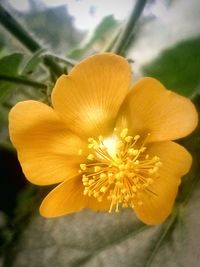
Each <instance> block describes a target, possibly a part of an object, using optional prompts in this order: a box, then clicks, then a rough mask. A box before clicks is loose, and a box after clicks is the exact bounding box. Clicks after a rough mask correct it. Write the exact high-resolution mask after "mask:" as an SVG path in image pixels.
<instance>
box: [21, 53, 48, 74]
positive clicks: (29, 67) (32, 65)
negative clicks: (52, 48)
mask: <svg viewBox="0 0 200 267" xmlns="http://www.w3.org/2000/svg"><path fill="white" fill-rule="evenodd" d="M43 52H44V49H41V50H38V51H37V52H36V53H34V54H33V56H32V57H31V58H30V59H29V60H28V62H27V63H26V65H25V67H24V69H23V71H22V75H25V76H26V75H30V74H32V73H33V72H34V71H35V69H36V68H37V67H38V65H39V64H40V63H41V54H42V53H43Z"/></svg>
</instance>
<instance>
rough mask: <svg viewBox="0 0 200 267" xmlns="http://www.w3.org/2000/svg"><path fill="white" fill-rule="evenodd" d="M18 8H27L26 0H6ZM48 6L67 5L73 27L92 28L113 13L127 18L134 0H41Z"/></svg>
mask: <svg viewBox="0 0 200 267" xmlns="http://www.w3.org/2000/svg"><path fill="white" fill-rule="evenodd" d="M7 1H8V2H9V3H10V4H11V5H12V6H13V7H14V8H16V9H18V10H21V11H23V10H27V9H28V8H29V3H28V0H7ZM43 2H44V3H45V4H46V5H48V6H52V7H55V6H59V5H67V7H68V11H69V13H70V15H72V16H73V17H74V18H75V21H74V22H75V27H77V28H78V29H81V30H93V29H94V28H95V27H96V26H97V24H99V22H100V21H101V20H102V18H103V17H105V16H106V15H109V14H114V16H115V18H116V19H118V20H123V19H125V18H127V16H128V14H129V13H130V7H132V6H133V4H134V3H135V0H123V1H122V0H115V1H113V0H43Z"/></svg>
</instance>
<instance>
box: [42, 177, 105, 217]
mask: <svg viewBox="0 0 200 267" xmlns="http://www.w3.org/2000/svg"><path fill="white" fill-rule="evenodd" d="M83 191H84V186H83V184H82V181H81V176H75V177H72V178H71V179H69V180H66V181H64V182H63V183H62V184H60V185H58V186H57V187H56V188H55V189H54V190H52V191H51V192H50V193H49V194H48V195H47V196H46V198H45V199H44V200H43V202H42V204H41V206H40V213H41V215H42V216H44V217H49V218H50V217H58V216H62V215H65V214H68V213H73V212H77V211H79V210H81V209H83V208H91V209H93V210H95V211H98V210H106V209H108V205H107V202H106V201H105V202H97V201H96V199H95V198H93V197H88V196H84V195H83Z"/></svg>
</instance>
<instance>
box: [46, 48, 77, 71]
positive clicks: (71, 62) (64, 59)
mask: <svg viewBox="0 0 200 267" xmlns="http://www.w3.org/2000/svg"><path fill="white" fill-rule="evenodd" d="M42 56H43V57H44V58H46V59H47V58H53V59H55V60H58V61H61V62H63V63H65V64H67V65H69V66H71V67H73V66H74V65H76V64H77V63H78V62H77V61H76V60H73V59H70V58H67V57H61V56H58V55H54V54H51V53H48V52H47V53H46V52H45V53H44V54H43V55H42Z"/></svg>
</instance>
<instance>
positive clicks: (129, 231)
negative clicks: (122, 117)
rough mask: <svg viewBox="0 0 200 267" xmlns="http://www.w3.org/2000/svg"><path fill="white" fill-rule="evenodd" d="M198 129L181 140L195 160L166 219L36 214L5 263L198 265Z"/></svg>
mask: <svg viewBox="0 0 200 267" xmlns="http://www.w3.org/2000/svg"><path fill="white" fill-rule="evenodd" d="M199 133H200V130H199V129H198V130H197V131H196V132H195V133H194V134H193V135H192V136H190V137H188V138H187V139H184V140H182V143H183V144H184V145H185V147H187V148H188V149H189V150H190V152H191V153H192V154H193V156H194V160H193V161H194V164H193V168H192V170H191V172H190V174H189V175H187V176H186V177H184V179H183V183H182V186H181V187H180V193H179V196H178V199H177V203H176V206H175V208H174V211H173V213H172V215H171V216H170V217H169V219H168V220H167V221H166V222H165V223H163V224H162V225H159V226H146V225H144V224H142V223H141V222H139V221H138V220H137V219H136V217H135V215H134V213H133V211H132V210H129V209H127V210H123V211H122V212H120V213H111V214H109V213H93V212H91V211H89V210H84V211H82V212H79V213H76V214H72V215H68V216H65V217H63V218H57V219H45V218H42V217H40V216H39V215H38V212H35V213H34V215H33V217H31V220H30V221H29V224H28V226H27V222H24V221H23V222H20V225H22V223H23V225H24V229H23V230H22V231H21V233H20V234H18V240H17V241H16V238H14V239H13V243H12V244H11V246H10V248H9V249H7V250H6V258H5V265H4V266H10V267H25V266H29V267H37V266H40V267H49V266H59V267H65V266H67V267H75V266H78V267H100V266H104V267H121V266H126V267H133V266H134V267H160V266H162V267H188V266H194V267H197V266H199V248H200V238H199V236H200V215H199V214H200V201H199V199H200V186H199V180H200V166H199V155H200V147H199V143H200V138H199V136H200V135H199ZM23 203H24V204H23V205H28V204H26V203H27V201H23ZM28 210H29V211H30V209H28Z"/></svg>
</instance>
